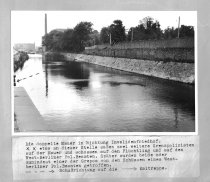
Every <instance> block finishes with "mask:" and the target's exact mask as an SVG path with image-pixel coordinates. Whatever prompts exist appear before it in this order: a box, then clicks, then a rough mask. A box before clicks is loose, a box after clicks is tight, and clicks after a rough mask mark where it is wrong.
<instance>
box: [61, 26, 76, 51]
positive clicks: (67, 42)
mask: <svg viewBox="0 0 210 182" xmlns="http://www.w3.org/2000/svg"><path fill="white" fill-rule="evenodd" d="M72 35H73V29H67V30H66V31H65V32H64V35H63V38H62V49H63V50H64V51H71V50H72V49H73V47H74V45H73V44H72Z"/></svg>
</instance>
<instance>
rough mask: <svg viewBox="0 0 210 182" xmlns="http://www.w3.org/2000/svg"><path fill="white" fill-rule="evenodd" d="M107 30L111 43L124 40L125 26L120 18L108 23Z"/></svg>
mask: <svg viewBox="0 0 210 182" xmlns="http://www.w3.org/2000/svg"><path fill="white" fill-rule="evenodd" d="M109 31H110V33H111V38H112V42H113V43H118V42H122V41H125V40H126V34H125V27H124V26H123V23H122V21H121V20H114V21H113V24H111V25H110V27H109Z"/></svg>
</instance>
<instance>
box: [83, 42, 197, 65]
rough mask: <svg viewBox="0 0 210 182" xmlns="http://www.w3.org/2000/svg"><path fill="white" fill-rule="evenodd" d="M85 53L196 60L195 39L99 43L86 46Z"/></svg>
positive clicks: (167, 59)
mask: <svg viewBox="0 0 210 182" xmlns="http://www.w3.org/2000/svg"><path fill="white" fill-rule="evenodd" d="M84 53H85V54H90V55H98V56H107V57H120V58H131V59H147V60H160V61H174V62H194V39H193V38H189V39H171V40H150V41H140V42H130V43H128V42H126V43H119V44H115V45H113V46H111V45H108V44H105V45H97V46H93V47H89V48H86V49H85V51H84Z"/></svg>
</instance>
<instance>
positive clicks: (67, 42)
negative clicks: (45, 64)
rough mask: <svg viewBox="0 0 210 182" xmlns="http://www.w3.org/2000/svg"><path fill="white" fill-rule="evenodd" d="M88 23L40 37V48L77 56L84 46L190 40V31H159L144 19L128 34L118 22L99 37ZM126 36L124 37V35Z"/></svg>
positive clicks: (156, 24) (155, 23) (155, 24)
mask: <svg viewBox="0 0 210 182" xmlns="http://www.w3.org/2000/svg"><path fill="white" fill-rule="evenodd" d="M92 26H93V24H92V23H91V22H80V23H79V24H77V25H76V26H75V27H74V28H73V29H67V30H58V29H57V30H53V31H51V32H50V33H48V34H47V35H45V36H44V37H43V42H42V44H43V45H44V46H46V48H47V50H48V51H49V50H51V51H69V52H81V51H83V50H84V48H85V46H92V45H98V44H105V43H111V44H115V43H118V42H124V41H139V40H151V39H171V38H176V37H177V36H178V31H179V37H180V38H183V37H194V27H193V26H185V25H181V27H180V29H179V30H178V28H173V27H172V28H169V27H168V28H167V29H165V30H162V29H161V26H160V23H159V22H158V21H156V20H154V19H153V18H152V17H145V18H143V19H142V20H141V21H140V22H139V25H137V26H136V27H131V28H130V29H129V30H128V32H127V31H126V29H125V26H123V22H122V21H121V20H114V21H113V23H112V24H111V25H110V26H108V27H103V28H102V29H101V32H100V33H99V32H98V31H97V30H93V28H92ZM126 32H127V33H126Z"/></svg>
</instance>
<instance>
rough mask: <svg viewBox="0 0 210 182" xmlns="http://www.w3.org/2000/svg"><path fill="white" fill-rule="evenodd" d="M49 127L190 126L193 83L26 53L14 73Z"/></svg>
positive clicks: (113, 129)
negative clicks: (50, 60)
mask: <svg viewBox="0 0 210 182" xmlns="http://www.w3.org/2000/svg"><path fill="white" fill-rule="evenodd" d="M33 72H35V73H40V74H39V75H36V76H34V77H32V78H30V80H29V79H26V80H24V81H22V82H20V83H19V86H23V87H25V89H26V90H27V92H28V94H29V95H30V97H31V98H32V100H33V102H34V104H35V105H36V107H37V108H38V110H39V111H40V113H41V114H42V116H43V117H44V119H45V124H46V125H47V126H48V128H49V130H51V131H74V132H76V131H83V132H87V131H90V132H92V131H94V132H98V131H110V132H116V131H120V132H121V131H127V132H134V131H135V132H165V131H167V132H179V131H184V132H192V131H194V130H195V99H194V95H195V93H194V86H192V85H186V84H181V83H178V82H172V81H168V80H163V79H158V78H151V77H147V76H143V75H136V74H131V73H127V72H123V71H119V70H114V69H111V68H105V67H102V66H97V65H93V64H87V63H78V62H69V63H68V62H53V63H47V64H42V61H41V59H30V60H29V61H28V63H27V64H26V65H25V66H24V68H23V70H22V71H20V72H19V73H18V75H17V76H18V77H19V78H20V77H26V75H29V74H33Z"/></svg>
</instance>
